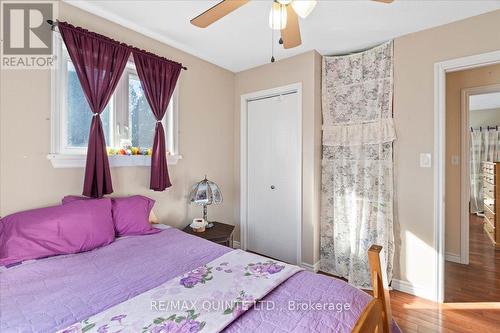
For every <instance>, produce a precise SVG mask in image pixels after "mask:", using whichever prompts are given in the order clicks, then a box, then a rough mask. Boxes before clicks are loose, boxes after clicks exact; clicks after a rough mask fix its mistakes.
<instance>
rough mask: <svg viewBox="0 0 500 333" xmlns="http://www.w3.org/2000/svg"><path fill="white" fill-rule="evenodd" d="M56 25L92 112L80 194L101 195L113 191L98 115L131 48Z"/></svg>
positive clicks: (118, 77) (102, 37)
mask: <svg viewBox="0 0 500 333" xmlns="http://www.w3.org/2000/svg"><path fill="white" fill-rule="evenodd" d="M58 27H59V31H60V32H61V36H62V38H63V40H64V43H65V44H66V48H67V49H68V53H69V56H70V58H71V61H72V62H73V65H74V66H75V70H76V74H77V75H78V79H79V80H80V84H81V86H82V89H83V92H84V93H85V97H86V99H87V102H88V103H89V105H90V109H91V110H92V113H93V117H92V123H91V125H90V134H89V144H88V149H87V163H86V167H85V180H84V184H83V195H85V196H88V197H96V198H100V197H102V196H103V195H104V194H109V193H112V192H113V185H112V183H111V173H110V171H109V162H108V155H107V152H106V142H105V139H104V132H103V130H102V123H101V118H100V114H101V112H102V111H103V110H104V108H105V107H106V105H107V104H108V102H109V99H110V98H111V96H112V95H113V92H114V90H115V88H116V85H117V84H118V81H119V80H120V77H121V75H122V73H123V70H124V69H125V65H126V64H127V60H128V58H129V56H130V52H131V51H130V49H129V47H128V46H126V45H125V44H120V43H119V42H117V41H114V40H112V39H110V38H107V37H104V36H101V35H99V34H96V33H92V32H89V31H87V30H85V29H82V28H79V27H74V26H72V25H70V24H68V23H66V22H59V24H58Z"/></svg>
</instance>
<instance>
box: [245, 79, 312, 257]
mask: <svg viewBox="0 0 500 333" xmlns="http://www.w3.org/2000/svg"><path fill="white" fill-rule="evenodd" d="M241 102H242V105H241V111H242V114H241V194H240V195H241V241H242V243H241V247H242V249H244V250H248V251H251V252H255V253H259V254H262V255H264V256H267V257H270V258H275V259H278V260H281V261H284V262H288V263H292V264H300V263H301V230H302V208H301V207H302V102H301V86H300V84H294V85H290V86H285V87H279V88H275V89H271V90H266V91H260V92H256V93H252V94H247V95H244V96H242V101H241Z"/></svg>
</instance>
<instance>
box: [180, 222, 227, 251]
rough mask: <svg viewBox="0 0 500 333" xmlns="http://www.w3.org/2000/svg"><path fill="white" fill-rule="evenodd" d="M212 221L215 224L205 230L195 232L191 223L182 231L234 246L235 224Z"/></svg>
mask: <svg viewBox="0 0 500 333" xmlns="http://www.w3.org/2000/svg"><path fill="white" fill-rule="evenodd" d="M212 223H213V224H214V226H213V227H212V228H207V229H205V231H204V232H194V231H193V229H191V227H190V226H189V225H188V226H186V227H185V228H184V229H182V231H184V232H187V233H188V234H190V235H194V236H198V237H201V238H204V239H206V240H209V241H211V242H214V243H217V244H220V245H224V246H228V247H231V248H232V247H233V232H234V225H229V224H224V223H220V222H212Z"/></svg>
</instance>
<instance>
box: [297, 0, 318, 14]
mask: <svg viewBox="0 0 500 333" xmlns="http://www.w3.org/2000/svg"><path fill="white" fill-rule="evenodd" d="M316 3H317V1H316V0H294V1H293V2H292V8H293V10H294V11H295V12H296V13H297V15H299V16H300V17H301V18H306V17H307V16H309V14H311V12H312V11H313V9H314V7H316Z"/></svg>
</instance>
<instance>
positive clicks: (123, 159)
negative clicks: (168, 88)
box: [47, 33, 182, 168]
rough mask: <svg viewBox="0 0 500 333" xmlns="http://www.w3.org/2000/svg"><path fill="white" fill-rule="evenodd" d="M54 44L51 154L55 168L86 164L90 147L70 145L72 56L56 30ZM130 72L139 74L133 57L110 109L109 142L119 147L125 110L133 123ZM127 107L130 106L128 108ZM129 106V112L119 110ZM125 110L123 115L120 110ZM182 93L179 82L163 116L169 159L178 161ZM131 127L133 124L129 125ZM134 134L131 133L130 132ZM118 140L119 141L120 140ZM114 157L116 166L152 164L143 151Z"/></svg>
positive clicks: (112, 160)
mask: <svg viewBox="0 0 500 333" xmlns="http://www.w3.org/2000/svg"><path fill="white" fill-rule="evenodd" d="M53 36H54V37H53V46H54V51H55V52H54V53H55V64H54V66H53V68H52V70H51V104H52V107H51V147H50V148H51V149H50V151H51V152H50V154H49V155H48V156H47V158H48V159H49V160H50V161H51V162H52V165H53V166H54V167H55V168H64V167H84V166H85V160H86V155H87V148H86V147H85V148H80V147H70V146H68V145H67V126H65V124H66V123H67V122H66V119H67V114H68V113H67V110H66V106H67V94H66V91H67V82H68V80H67V73H68V67H67V59H68V56H67V54H65V52H66V51H65V50H64V49H63V44H64V43H63V41H62V37H61V36H60V35H59V34H57V33H54V34H53ZM130 75H134V76H137V72H136V70H135V66H134V64H133V62H132V61H129V62H128V63H127V67H126V68H125V71H124V73H123V74H122V77H121V78H120V82H119V83H118V86H117V87H116V90H115V92H114V93H113V97H112V101H111V103H112V105H111V110H110V111H112V112H110V119H109V124H110V129H109V134H110V140H109V141H110V142H107V143H106V144H107V145H108V146H112V147H116V146H118V145H119V139H118V140H117V138H118V137H119V134H118V133H117V131H116V130H117V126H121V128H120V129H121V130H123V129H124V127H125V124H123V123H122V124H118V123H117V119H116V118H121V120H123V118H125V116H124V115H125V114H126V115H127V116H128V119H127V126H128V125H129V124H130V113H129V112H128V107H129V105H128V103H129V95H128V88H129V86H128V80H129V77H130ZM125 108H126V109H125ZM119 110H127V112H123V111H119ZM119 113H121V117H118V114H119ZM178 113H179V94H178V85H177V86H176V88H175V90H174V93H173V95H172V103H170V104H169V107H168V110H167V112H166V113H165V117H164V118H163V119H162V123H163V126H164V128H165V140H166V146H167V152H169V153H168V154H167V163H168V164H176V163H177V161H178V160H179V159H181V158H182V155H180V154H179V149H178V148H179V145H178V139H179V117H178ZM129 128H130V127H129ZM128 135H130V134H128ZM116 141H118V142H116ZM108 158H109V161H110V167H115V166H138V165H139V166H141V165H144V166H147V165H151V157H150V156H143V155H110V156H108Z"/></svg>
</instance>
